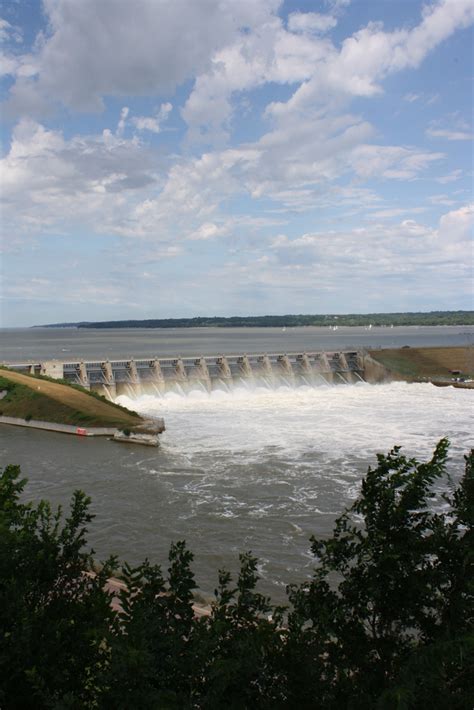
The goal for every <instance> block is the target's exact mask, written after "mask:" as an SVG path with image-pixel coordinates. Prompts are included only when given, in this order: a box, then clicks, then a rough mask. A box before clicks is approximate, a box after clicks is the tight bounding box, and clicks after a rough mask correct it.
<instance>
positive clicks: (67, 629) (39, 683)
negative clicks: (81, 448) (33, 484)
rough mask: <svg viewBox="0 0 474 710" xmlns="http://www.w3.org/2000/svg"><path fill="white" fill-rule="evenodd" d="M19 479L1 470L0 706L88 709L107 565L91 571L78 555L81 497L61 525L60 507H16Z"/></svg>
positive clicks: (106, 604)
mask: <svg viewBox="0 0 474 710" xmlns="http://www.w3.org/2000/svg"><path fill="white" fill-rule="evenodd" d="M19 476H20V469H19V467H18V466H7V467H6V469H5V470H4V471H3V474H2V475H1V477H0V638H1V646H0V679H1V681H0V707H2V708H22V709H23V708H35V710H36V709H38V708H46V707H87V706H88V705H90V704H91V703H92V702H93V699H94V698H95V697H96V695H97V687H98V686H99V685H100V683H101V676H102V672H103V669H104V667H105V664H106V663H107V660H108V650H107V647H106V646H105V645H104V643H103V639H104V637H105V634H106V632H107V630H108V627H109V624H111V623H112V621H113V612H112V610H111V608H110V599H109V595H108V594H107V593H106V592H105V591H104V584H105V581H106V579H107V578H108V577H109V576H110V574H111V571H112V567H113V563H114V561H113V560H109V562H108V563H107V564H105V565H104V567H103V568H102V570H101V571H100V572H98V573H95V571H94V570H93V561H92V554H93V551H92V550H91V551H89V552H85V551H84V545H85V542H86V540H85V534H86V528H85V525H86V524H87V523H88V522H89V521H90V520H91V516H90V515H89V513H88V512H87V508H88V505H89V502H90V501H89V499H88V498H87V497H86V496H85V495H84V494H83V493H81V492H79V491H77V492H76V493H74V496H73V499H72V503H71V510H70V514H69V516H68V517H67V518H66V519H65V520H64V523H63V524H61V522H62V521H61V509H58V510H57V511H56V512H55V513H53V512H52V510H51V507H50V506H49V504H48V503H46V502H44V501H41V502H40V503H39V504H38V505H36V506H34V505H32V504H23V503H21V502H20V495H21V493H22V491H23V488H24V485H25V483H26V481H25V479H20V478H19ZM92 572H93V574H88V573H92Z"/></svg>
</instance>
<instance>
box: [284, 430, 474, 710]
mask: <svg viewBox="0 0 474 710" xmlns="http://www.w3.org/2000/svg"><path fill="white" fill-rule="evenodd" d="M447 450H448V442H447V441H446V440H445V439H443V440H441V441H440V443H439V444H438V446H437V447H436V450H435V452H434V455H433V458H432V459H431V461H429V462H427V463H419V462H418V461H416V460H415V459H407V458H406V457H405V456H403V455H402V454H401V453H400V449H399V447H397V448H395V449H394V450H393V451H391V452H390V453H389V454H388V455H387V456H383V455H379V456H378V465H377V467H376V468H374V469H372V468H369V471H368V473H367V476H366V478H365V479H364V481H363V483H362V489H361V494H360V496H359V498H358V499H357V500H356V502H355V503H354V505H353V506H352V507H351V509H350V510H349V511H347V512H345V513H344V514H343V515H342V516H341V517H340V518H339V519H338V520H337V521H336V525H335V530H334V534H333V536H332V537H331V538H330V539H329V540H321V539H319V540H317V539H315V538H312V551H313V553H314V555H315V556H316V558H317V560H318V567H317V568H316V570H315V573H314V577H313V579H312V580H311V581H310V582H308V583H305V584H303V585H300V586H293V587H291V588H290V592H289V596H290V601H291V603H292V605H293V611H292V612H291V614H290V616H289V636H288V647H287V651H288V657H287V659H286V662H287V668H289V669H290V676H291V677H289V680H288V683H289V687H290V688H291V693H292V694H293V702H298V704H299V706H301V707H314V705H313V704H312V703H313V702H314V697H315V696H314V693H317V695H316V697H319V698H320V703H321V707H324V708H341V707H344V708H346V707H347V708H371V707H380V708H384V709H385V708H400V709H401V708H421V707H428V706H429V705H430V704H431V705H432V706H433V707H436V708H470V707H471V705H472V698H473V697H474V633H473V630H474V626H473V621H474V587H473V578H474V577H473V570H474V545H473V542H474V541H473V524H474V517H473V513H474V475H473V460H474V459H473V455H472V454H471V455H470V456H469V457H468V458H467V459H466V472H465V476H464V478H463V480H462V481H461V484H460V486H459V488H458V489H457V490H456V491H455V492H454V495H452V496H451V497H449V496H447V495H445V496H444V503H445V504H448V505H449V509H448V511H443V512H435V511H436V507H437V506H436V505H434V503H435V501H434V500H433V484H434V483H435V482H437V481H439V479H441V478H442V477H443V476H444V475H445V473H446V457H447ZM439 502H440V501H439V500H438V503H439ZM304 659H306V662H304V663H303V660H304ZM311 694H312V697H311Z"/></svg>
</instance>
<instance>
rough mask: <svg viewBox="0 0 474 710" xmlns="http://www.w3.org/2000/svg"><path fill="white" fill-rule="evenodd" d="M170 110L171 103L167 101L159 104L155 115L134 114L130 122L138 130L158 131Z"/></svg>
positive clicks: (171, 108)
mask: <svg viewBox="0 0 474 710" xmlns="http://www.w3.org/2000/svg"><path fill="white" fill-rule="evenodd" d="M172 110H173V105H172V104H170V103H169V102H167V103H164V104H161V106H160V108H159V110H158V111H157V112H156V115H155V116H134V117H133V118H132V123H133V125H134V126H135V127H136V128H137V130H139V131H151V132H152V133H160V131H161V126H162V124H163V123H164V122H165V121H166V120H167V118H168V116H169V115H170V113H171V111H172Z"/></svg>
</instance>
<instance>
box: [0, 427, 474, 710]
mask: <svg viewBox="0 0 474 710" xmlns="http://www.w3.org/2000/svg"><path fill="white" fill-rule="evenodd" d="M447 451H448V443H447V441H446V440H442V441H441V442H440V443H439V444H438V446H437V447H436V450H435V452H434V455H433V457H432V459H431V460H430V461H428V462H427V463H419V462H418V461H416V460H415V459H407V458H406V457H404V456H403V455H402V454H401V453H400V449H399V448H395V449H394V450H393V451H391V452H390V453H389V454H388V455H386V456H382V455H379V456H378V461H377V466H376V467H375V468H373V469H372V468H370V469H369V471H368V473H367V476H366V478H365V479H364V481H363V483H362V489H361V493H360V496H359V498H358V499H357V501H356V502H355V503H354V505H353V506H352V507H351V508H350V509H349V510H347V511H346V512H345V513H343V515H341V516H340V517H339V518H338V520H337V521H336V523H335V528H334V532H333V535H332V536H331V537H329V538H328V539H315V538H313V539H312V541H311V544H312V551H313V554H314V555H315V559H316V562H317V566H316V569H315V571H314V574H313V577H312V578H311V579H310V580H308V581H307V582H305V583H303V584H300V585H291V586H290V587H289V588H288V598H289V607H288V609H287V610H284V609H282V608H276V607H274V606H273V605H272V604H271V602H270V600H269V599H267V598H266V597H264V596H262V595H261V594H259V593H258V592H257V591H256V585H257V581H258V576H257V573H256V569H257V560H256V559H255V558H254V557H253V556H252V555H251V554H250V553H245V554H244V555H241V558H240V562H241V570H240V574H239V577H238V579H237V581H236V584H235V586H233V585H232V580H231V578H230V575H229V574H228V573H227V572H225V571H224V570H222V571H221V572H220V573H219V581H218V586H217V589H216V591H215V600H214V603H213V604H212V608H211V610H210V614H209V615H208V616H205V617H202V618H199V619H196V618H195V613H194V610H193V606H192V604H193V591H194V589H195V583H194V576H193V573H192V571H191V563H192V560H193V556H192V554H191V553H190V552H189V551H188V550H187V549H186V546H185V544H184V542H178V543H176V544H174V545H172V546H171V550H170V554H169V566H168V570H167V573H166V574H163V573H162V571H161V568H160V567H159V566H157V565H152V564H150V563H149V562H148V561H145V562H144V563H143V564H141V565H139V566H137V567H130V566H129V565H127V564H125V565H124V567H123V581H124V582H125V585H124V586H123V588H122V589H121V590H120V592H119V609H118V610H117V611H113V610H112V608H111V606H110V595H109V593H108V592H107V591H105V588H104V585H105V582H106V579H107V578H108V577H109V576H110V575H111V574H112V571H113V569H115V568H116V560H115V559H111V560H108V561H107V562H106V563H105V564H104V566H103V568H101V569H100V571H99V572H97V567H96V568H94V566H93V561H92V551H89V552H85V545H86V525H87V524H88V523H89V522H90V520H91V517H92V516H91V515H90V514H89V513H88V506H89V502H90V501H89V499H88V498H86V497H85V496H84V494H83V493H81V492H76V493H75V494H74V496H73V500H72V503H71V510H70V513H69V516H68V517H67V518H66V519H65V520H64V522H63V521H62V517H61V511H60V510H59V511H57V512H56V513H53V512H52V511H51V508H50V506H49V505H48V504H47V503H45V502H40V503H39V504H38V505H36V506H33V505H32V504H28V505H25V504H23V503H21V502H20V496H21V493H22V491H23V487H24V485H25V481H24V480H20V478H19V475H20V471H19V468H18V467H15V466H8V467H7V468H6V469H5V470H4V472H3V474H2V476H1V478H0V638H2V639H3V641H2V646H1V647H0V707H2V708H5V709H7V710H8V709H9V708H20V707H21V708H35V709H36V708H38V709H41V708H66V707H68V708H75V707H78V708H79V707H80V708H97V707H100V708H114V709H115V708H118V709H120V708H123V709H125V708H131V707H136V708H140V709H147V708H150V709H151V708H222V707H229V708H314V707H320V708H323V709H328V710H339V709H340V708H354V709H355V708H364V709H366V708H382V709H383V710H385V709H390V708H394V709H395V708H397V709H398V710H401V709H402V708H413V709H417V708H424V707H429V706H431V707H433V708H435V707H436V708H437V710H438V709H439V708H441V709H442V708H446V710H447V709H448V708H449V709H458V710H464V708H466V709H467V708H471V706H472V697H474V672H473V671H474V574H473V572H474V539H473V534H474V533H473V530H474V465H473V464H474V456H473V454H472V453H471V455H470V456H469V457H466V470H465V474H464V477H463V478H462V479H461V482H460V484H459V485H458V487H457V488H456V489H455V490H452V491H451V494H450V495H447V494H446V495H445V496H444V500H443V503H444V508H441V507H438V508H437V509H436V510H433V489H434V486H436V487H438V488H439V485H440V483H443V485H445V480H443V479H445V475H446V471H445V464H446V457H447ZM438 502H439V501H438Z"/></svg>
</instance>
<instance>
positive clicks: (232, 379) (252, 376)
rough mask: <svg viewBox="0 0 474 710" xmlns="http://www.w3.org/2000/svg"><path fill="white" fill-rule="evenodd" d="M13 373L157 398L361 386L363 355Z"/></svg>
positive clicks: (19, 367)
mask: <svg viewBox="0 0 474 710" xmlns="http://www.w3.org/2000/svg"><path fill="white" fill-rule="evenodd" d="M10 367H11V368H12V369H14V370H16V371H18V372H25V373H30V374H38V375H39V374H40V375H47V376H50V377H53V378H55V379H64V380H66V381H67V382H70V383H72V384H78V385H82V386H83V387H85V388H87V389H90V390H94V391H98V392H101V393H103V394H107V395H108V396H109V397H111V398H114V397H116V396H118V395H121V394H127V395H129V396H130V395H134V394H140V393H150V394H153V393H155V394H158V393H164V392H166V391H170V390H175V391H184V392H186V391H190V390H192V389H196V388H200V389H204V390H207V391H210V390H212V389H215V388H226V387H228V386H229V385H239V384H245V385H249V384H252V383H255V384H265V385H267V386H278V385H284V384H286V385H290V386H293V385H296V384H299V385H301V384H308V385H312V386H315V385H318V384H320V385H324V384H326V385H329V384H350V383H354V382H359V381H361V380H364V379H365V377H364V355H363V353H361V352H359V351H345V352H342V351H340V352H310V353H306V352H303V353H285V354H281V353H272V354H268V353H263V354H249V355H219V356H206V357H185V358H181V357H177V358H151V359H150V358H147V359H133V358H132V359H129V360H95V361H71V362H59V361H56V360H50V361H46V362H42V363H17V364H11V365H10Z"/></svg>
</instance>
